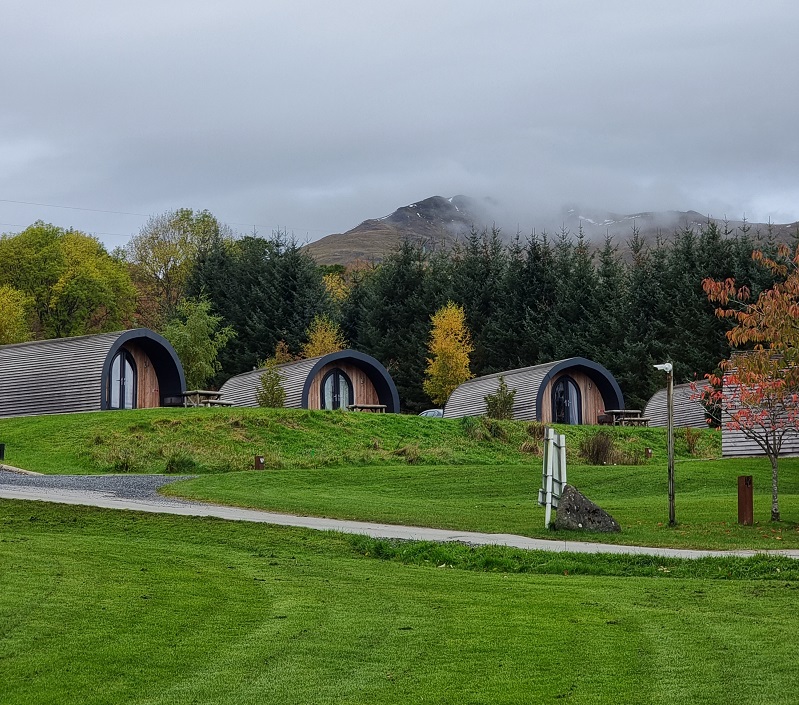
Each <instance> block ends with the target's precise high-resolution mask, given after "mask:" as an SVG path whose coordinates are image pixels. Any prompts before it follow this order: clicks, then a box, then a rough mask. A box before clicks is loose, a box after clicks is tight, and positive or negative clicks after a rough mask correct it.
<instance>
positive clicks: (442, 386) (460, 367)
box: [423, 301, 474, 405]
mask: <svg viewBox="0 0 799 705" xmlns="http://www.w3.org/2000/svg"><path fill="white" fill-rule="evenodd" d="M431 321H432V324H433V327H432V330H431V332H430V342H429V344H428V350H429V352H430V354H431V355H432V357H429V358H427V369H426V370H425V380H424V383H423V387H424V391H425V392H426V393H427V395H428V396H429V397H430V399H432V400H433V403H434V404H442V405H443V404H445V403H446V401H447V399H449V395H450V394H452V392H453V390H454V389H455V388H456V387H457V386H458V385H460V384H462V383H463V382H465V381H466V380H467V379H471V378H472V376H473V375H472V373H471V372H470V371H469V354H470V353H471V352H472V350H473V349H474V348H473V347H472V341H471V335H470V334H469V330H468V328H467V327H466V314H465V312H464V310H463V306H459V305H458V304H455V303H453V302H452V301H449V302H447V303H446V304H445V305H444V306H442V307H441V308H440V309H439V310H438V311H436V312H435V313H434V314H433V315H432V316H431Z"/></svg>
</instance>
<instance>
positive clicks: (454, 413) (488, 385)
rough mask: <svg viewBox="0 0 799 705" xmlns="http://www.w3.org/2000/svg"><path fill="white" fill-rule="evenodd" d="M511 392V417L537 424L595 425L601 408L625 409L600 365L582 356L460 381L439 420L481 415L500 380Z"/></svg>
mask: <svg viewBox="0 0 799 705" xmlns="http://www.w3.org/2000/svg"><path fill="white" fill-rule="evenodd" d="M500 376H503V377H504V378H505V384H507V385H508V389H511V390H513V389H515V390H516V396H515V397H514V400H513V418H514V419H524V420H528V421H540V422H542V423H565V424H595V423H597V420H598V417H599V415H600V414H601V413H602V412H603V411H604V410H605V409H624V397H623V396H622V393H621V389H619V385H618V383H617V382H616V380H615V379H614V377H613V375H612V374H610V372H608V370H606V369H605V368H604V367H603V366H602V365H600V364H598V363H596V362H592V361H591V360H588V359H586V358H584V357H571V358H569V359H568V360H559V361H557V362H547V363H545V364H543V365H535V366H534V367H523V368H521V369H518V370H508V371H507V372H497V373H496V374H493V375H487V376H485V377H476V378H475V379H470V380H469V381H468V382H464V383H463V384H462V385H460V386H459V387H458V388H457V389H455V391H454V392H452V394H451V395H450V397H449V399H448V400H447V403H446V406H445V407H444V418H447V419H453V418H459V417H461V416H482V415H483V414H485V412H486V403H485V397H486V396H487V395H488V394H494V393H496V391H497V388H498V387H499V378H500Z"/></svg>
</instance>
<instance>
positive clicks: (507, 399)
mask: <svg viewBox="0 0 799 705" xmlns="http://www.w3.org/2000/svg"><path fill="white" fill-rule="evenodd" d="M483 398H484V399H485V403H486V416H487V417H488V418H490V419H499V420H508V419H512V418H513V400H514V399H515V398H516V390H515V389H508V385H507V384H506V383H505V377H503V376H502V375H500V376H499V386H498V387H497V391H496V393H494V394H486V396H485V397H483Z"/></svg>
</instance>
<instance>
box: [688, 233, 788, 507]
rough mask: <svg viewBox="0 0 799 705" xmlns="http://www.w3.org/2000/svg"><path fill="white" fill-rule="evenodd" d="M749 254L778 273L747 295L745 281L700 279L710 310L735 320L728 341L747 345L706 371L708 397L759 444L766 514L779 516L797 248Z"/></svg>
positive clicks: (730, 422)
mask: <svg viewBox="0 0 799 705" xmlns="http://www.w3.org/2000/svg"><path fill="white" fill-rule="evenodd" d="M752 257H753V259H755V260H756V261H758V262H761V263H762V264H763V265H765V266H766V267H768V268H769V269H770V270H771V271H772V272H773V273H774V274H775V275H776V276H777V277H778V278H779V279H780V281H778V283H776V284H775V285H774V286H773V287H772V288H771V289H768V290H767V291H764V292H762V293H761V294H760V295H759V296H758V297H757V299H756V300H755V301H750V292H749V290H748V289H747V288H746V287H737V286H736V284H735V281H734V280H733V279H726V280H725V281H714V280H712V279H705V280H704V281H703V282H702V286H703V287H704V290H705V293H706V294H707V295H708V298H709V299H710V300H711V301H714V302H717V303H719V304H720V306H719V308H717V309H716V315H718V316H720V317H723V318H731V319H733V320H734V321H735V322H736V325H735V327H734V328H732V329H731V330H730V331H728V332H727V338H728V340H729V341H730V343H731V344H732V345H733V346H736V347H738V346H747V345H752V344H754V345H753V349H752V350H747V351H746V352H742V353H738V354H734V355H733V357H732V359H730V360H724V361H722V362H721V363H720V365H719V367H720V369H721V374H720V375H716V376H712V375H711V376H709V379H710V382H711V385H712V386H711V388H710V391H709V395H710V400H711V401H713V402H715V403H717V404H718V405H719V406H720V407H721V411H722V421H723V423H724V425H725V427H726V428H727V429H729V430H731V431H737V432H740V433H741V434H742V435H743V436H744V437H745V438H748V439H750V440H752V441H754V442H755V443H757V445H758V446H759V447H760V448H761V449H762V450H763V452H764V453H765V455H766V457H768V459H769V461H770V462H771V519H772V520H773V521H779V520H780V505H779V491H778V461H779V455H780V452H781V450H782V445H783V441H784V439H785V437H786V436H787V435H788V434H796V433H799V369H797V365H796V356H797V351H798V350H799V248H797V251H796V252H795V253H794V254H793V255H791V253H790V250H789V249H788V248H787V247H785V246H781V247H780V248H779V251H778V257H777V258H776V259H769V258H767V257H764V256H763V254H762V253H761V252H754V253H753V254H752Z"/></svg>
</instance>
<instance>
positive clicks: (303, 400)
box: [220, 350, 399, 413]
mask: <svg viewBox="0 0 799 705" xmlns="http://www.w3.org/2000/svg"><path fill="white" fill-rule="evenodd" d="M336 362H338V363H340V364H351V365H354V366H355V367H357V368H358V369H360V370H362V371H363V372H364V374H366V376H367V377H368V378H369V380H370V381H371V383H372V384H373V385H374V388H375V391H376V392H377V396H378V398H379V399H380V403H381V404H384V405H385V407H386V411H387V412H389V413H398V412H399V394H397V387H396V386H395V384H394V380H392V379H391V375H389V373H388V370H386V368H385V367H383V365H382V364H380V362H379V361H378V360H376V359H375V358H373V357H372V356H371V355H366V354H364V353H362V352H358V351H357V350H340V351H339V352H334V353H328V354H327V355H320V356H319V357H312V358H309V359H307V360H297V361H295V362H286V363H283V364H282V365H278V366H277V368H276V369H277V371H278V373H279V374H280V380H281V384H282V386H283V389H284V390H285V392H286V401H285V406H286V407H287V408H293V409H307V408H308V407H309V400H308V395H309V392H310V390H311V385H312V383H313V381H314V378H315V377H316V375H317V373H318V372H319V371H320V370H321V369H322V368H323V367H324V366H325V365H328V364H330V363H336ZM262 374H263V370H262V369H257V370H250V371H249V372H244V373H242V374H240V375H236V376H235V377H231V378H230V379H229V380H228V381H227V382H225V383H224V384H223V385H222V389H221V390H220V391H221V392H222V400H223V401H229V402H232V403H233V404H234V405H235V406H258V400H257V398H256V392H257V390H258V384H259V380H260V377H261V375H262Z"/></svg>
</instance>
